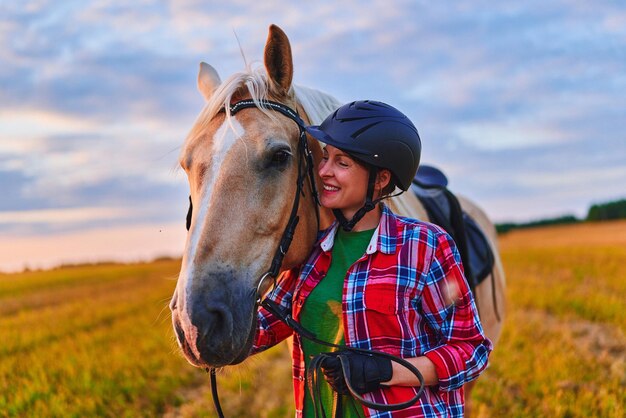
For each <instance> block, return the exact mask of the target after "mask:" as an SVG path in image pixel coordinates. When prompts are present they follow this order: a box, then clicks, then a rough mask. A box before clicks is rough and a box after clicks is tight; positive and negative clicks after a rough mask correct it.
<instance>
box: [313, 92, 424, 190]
mask: <svg viewBox="0 0 626 418" xmlns="http://www.w3.org/2000/svg"><path fill="white" fill-rule="evenodd" d="M306 131H307V132H308V133H309V134H310V135H311V136H313V137H314V138H316V139H318V140H319V141H322V142H324V143H326V144H329V145H332V146H334V147H336V148H339V149H340V150H342V151H344V152H346V153H348V154H349V155H351V156H353V157H354V158H356V159H357V160H360V161H362V162H364V163H366V164H369V165H372V166H374V167H378V168H385V169H387V170H389V171H390V172H391V174H392V176H393V180H394V182H395V184H396V185H397V186H398V187H399V188H400V189H402V190H404V191H406V190H408V188H409V187H410V186H411V181H412V180H413V177H414V176H415V173H416V172H417V167H418V166H419V161H420V154H421V150H422V144H421V141H420V137H419V134H418V133H417V128H416V127H415V125H413V123H412V122H411V121H410V120H409V118H408V117H406V115H404V114H403V113H402V112H400V111H399V110H398V109H396V108H394V107H392V106H390V105H388V104H386V103H382V102H377V101H373V100H362V101H356V102H352V103H348V104H346V105H343V106H341V107H340V108H339V109H337V110H336V111H335V112H334V113H332V114H331V115H330V116H328V117H327V118H326V119H325V120H324V121H323V122H322V124H321V125H319V126H309V127H307V128H306Z"/></svg>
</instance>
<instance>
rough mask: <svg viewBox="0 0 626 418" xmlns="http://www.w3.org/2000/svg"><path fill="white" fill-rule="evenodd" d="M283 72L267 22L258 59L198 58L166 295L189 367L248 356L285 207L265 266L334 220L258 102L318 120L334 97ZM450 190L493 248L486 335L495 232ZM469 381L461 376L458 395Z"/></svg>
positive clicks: (402, 210) (404, 208)
mask: <svg viewBox="0 0 626 418" xmlns="http://www.w3.org/2000/svg"><path fill="white" fill-rule="evenodd" d="M293 70H294V69H293V60H292V53H291V46H290V42H289V39H288V38H287V35H286V34H285V33H284V32H283V31H282V30H281V29H280V28H279V27H277V26H275V25H271V26H270V28H269V35H268V38H267V42H266V45H265V49H264V65H263V66H257V67H253V66H252V65H249V64H247V65H246V68H245V69H244V70H243V71H241V72H238V73H234V74H233V75H231V76H230V77H229V78H228V79H226V80H225V81H224V82H222V81H221V79H220V77H219V75H218V73H217V71H216V70H215V69H214V68H213V67H212V66H210V65H208V64H206V63H204V62H203V63H201V64H200V71H199V74H198V90H199V91H200V92H201V94H202V95H203V96H204V98H205V100H206V104H205V106H204V108H203V109H202V111H201V112H200V114H199V116H198V118H197V120H196V122H195V124H194V125H193V127H192V129H191V131H190V132H189V135H188V136H187V138H186V139H185V142H184V144H183V146H182V149H181V153H180V158H179V163H180V166H181V167H182V169H183V170H184V171H185V172H186V174H187V177H188V181H189V186H190V203H191V205H192V207H193V208H194V210H193V211H191V212H190V217H188V227H189V228H188V229H189V232H188V235H187V239H186V243H185V249H184V253H183V258H182V262H181V270H180V274H179V277H178V281H177V284H176V289H175V291H174V294H173V296H172V299H171V302H170V309H171V312H172V323H173V328H174V331H175V335H176V339H177V342H178V344H179V346H180V348H181V350H182V352H183V355H184V356H185V357H186V359H187V360H188V362H190V363H191V364H192V365H194V366H197V367H201V368H218V367H223V366H227V365H234V364H238V363H240V362H242V361H243V360H245V359H246V357H247V356H248V353H249V351H250V348H251V345H252V342H253V339H254V334H255V330H256V315H257V306H258V305H257V300H256V295H257V289H258V288H261V289H260V290H261V291H263V290H266V289H267V283H265V281H264V280H263V279H264V278H265V277H266V276H267V274H266V272H267V271H268V268H269V266H270V265H271V264H272V262H273V261H275V260H273V259H272V257H273V255H274V254H275V253H276V249H277V247H278V245H279V242H281V238H282V236H283V233H284V231H285V229H286V228H287V223H288V222H289V219H290V212H292V210H295V211H296V212H297V215H298V217H299V223H298V225H297V228H296V229H295V231H294V237H293V241H292V245H290V246H289V248H288V250H287V251H286V252H284V254H283V255H282V256H281V257H282V258H281V260H280V263H279V266H276V269H277V270H278V272H280V271H285V270H288V269H291V268H294V267H296V266H298V265H300V264H301V263H303V262H304V261H305V260H306V257H307V256H308V254H309V252H310V250H311V249H312V246H313V244H314V242H315V240H316V238H317V234H318V231H319V230H321V229H325V228H327V227H328V226H330V224H331V223H332V221H333V220H334V218H333V215H332V212H330V210H328V209H326V208H324V207H317V204H316V202H315V197H314V193H312V192H310V191H309V190H306V188H305V189H300V188H298V185H297V181H296V178H297V177H298V176H299V174H300V173H299V171H300V168H299V164H297V152H298V143H299V140H300V139H301V134H302V130H301V129H300V128H299V126H298V124H297V123H294V122H293V120H290V119H289V118H287V117H285V115H282V114H280V113H279V112H274V111H273V110H272V109H269V108H267V106H264V105H263V103H266V101H271V102H276V103H281V104H283V105H285V106H288V107H289V108H291V109H294V110H295V111H296V112H297V114H298V116H299V117H301V118H302V119H303V121H304V123H307V124H319V123H321V121H322V120H323V119H324V118H325V117H326V116H327V115H329V114H330V113H331V112H332V111H334V110H335V109H336V108H338V107H339V106H340V105H341V103H339V102H338V101H337V100H336V99H335V98H334V97H332V96H331V95H329V94H327V93H323V92H321V91H319V90H315V89H311V88H306V87H302V86H298V85H295V84H292V81H293ZM243 100H249V101H250V100H251V102H252V103H254V104H255V105H254V106H250V107H248V108H246V109H245V110H242V111H240V112H237V113H236V114H232V113H233V112H232V111H231V105H233V104H234V103H237V102H241V101H243ZM305 142H306V146H307V147H308V149H309V150H310V153H311V155H312V159H313V161H314V164H315V167H317V163H318V162H319V161H320V159H321V157H322V145H321V144H320V143H319V142H317V140H315V139H313V138H312V137H310V136H307V137H306V141H305ZM311 175H312V176H313V177H314V179H310V182H312V183H315V187H319V185H320V184H321V181H320V178H319V176H318V175H317V170H316V169H314V170H312V173H311ZM311 186H313V185H311ZM298 195H301V198H299V199H297V200H296V201H297V204H296V207H295V208H294V207H293V206H294V196H298ZM459 200H460V203H461V206H462V208H463V209H464V210H465V211H466V212H467V213H468V214H470V215H471V216H472V217H473V218H474V219H475V220H476V221H477V222H478V224H479V225H480V227H481V228H482V230H483V231H484V233H485V235H486V236H487V238H488V240H489V242H490V245H491V247H492V250H493V252H494V255H495V265H494V268H493V271H492V274H493V278H492V279H493V280H494V281H495V285H488V284H486V283H488V282H489V281H488V280H485V281H484V282H483V283H482V284H481V285H479V286H478V287H477V288H476V291H475V293H476V296H477V298H476V300H477V303H478V309H479V312H480V318H481V322H482V325H483V329H484V331H485V334H486V336H487V337H488V338H489V339H491V341H492V342H493V344H494V345H495V344H496V343H497V341H498V338H499V336H500V333H501V329H502V322H503V320H504V290H505V278H504V271H503V268H502V263H501V262H500V257H499V255H498V250H497V235H496V230H495V227H494V225H493V223H492V222H491V221H490V220H489V218H488V217H487V216H486V214H485V213H484V212H483V211H482V210H481V209H480V208H479V207H478V206H477V205H476V204H474V203H473V202H472V201H470V200H469V199H466V198H463V197H460V199H459ZM387 204H388V205H389V207H390V208H391V209H392V210H393V211H394V212H396V213H398V214H400V215H404V216H410V217H413V218H417V219H421V220H425V221H427V220H428V215H427V213H426V210H425V209H424V207H423V206H422V204H421V203H420V202H419V200H418V199H417V198H416V197H415V195H413V193H410V192H407V193H403V194H401V195H400V196H397V197H394V198H392V199H390V200H389V201H388V203H387ZM282 250H283V249H282V248H281V251H282ZM494 301H495V302H496V303H497V304H498V310H499V312H498V310H496V307H495V306H493V305H494ZM498 313H499V315H498ZM472 383H473V382H472ZM471 386H472V385H471V383H470V384H468V385H466V388H465V390H466V393H467V392H469V390H471ZM466 398H467V399H469V394H468V395H467V396H466Z"/></svg>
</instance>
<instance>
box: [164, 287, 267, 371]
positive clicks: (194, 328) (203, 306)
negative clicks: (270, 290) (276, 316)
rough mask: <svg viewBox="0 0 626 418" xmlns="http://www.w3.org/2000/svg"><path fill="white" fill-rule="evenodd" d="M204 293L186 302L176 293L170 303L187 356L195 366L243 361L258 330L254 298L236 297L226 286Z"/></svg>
mask: <svg viewBox="0 0 626 418" xmlns="http://www.w3.org/2000/svg"><path fill="white" fill-rule="evenodd" d="M203 293H204V292H199V293H197V294H195V295H192V296H193V297H192V298H189V300H188V301H187V302H186V303H185V302H183V301H181V300H178V297H177V294H176V293H175V294H174V298H173V299H172V303H171V305H170V308H171V310H172V325H173V327H174V331H175V334H176V339H177V341H178V345H179V346H180V348H181V350H182V352H183V354H184V356H185V358H186V359H187V361H189V363H191V364H192V365H194V366H196V367H222V366H227V365H232V364H237V363H240V362H242V361H243V360H245V359H246V358H247V357H248V353H249V352H250V349H251V347H252V343H253V341H254V335H255V332H256V309H255V307H256V304H255V303H254V298H253V297H248V298H247V299H249V300H247V299H246V298H243V297H233V295H232V293H233V292H232V291H231V292H228V291H226V290H225V289H224V290H222V291H213V292H210V293H208V294H203ZM236 293H240V292H236ZM248 293H249V292H248ZM181 302H182V303H181Z"/></svg>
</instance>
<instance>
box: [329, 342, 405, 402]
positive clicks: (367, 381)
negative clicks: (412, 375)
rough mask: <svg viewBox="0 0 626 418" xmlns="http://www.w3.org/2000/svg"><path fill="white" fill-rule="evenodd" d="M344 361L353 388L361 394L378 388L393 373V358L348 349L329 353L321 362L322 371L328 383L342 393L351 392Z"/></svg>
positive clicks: (389, 378)
mask: <svg viewBox="0 0 626 418" xmlns="http://www.w3.org/2000/svg"><path fill="white" fill-rule="evenodd" d="M342 363H343V364H344V366H345V368H346V374H347V375H348V379H349V380H350V385H351V386H352V389H354V391H355V392H356V393H358V394H359V395H361V394H363V393H367V392H371V391H373V390H376V389H378V388H379V387H380V383H381V382H387V381H389V380H391V376H392V374H393V371H392V368H391V360H390V359H388V358H385V357H381V356H374V355H370V354H362V353H357V352H354V351H346V350H342V351H337V352H334V353H329V354H328V356H327V357H326V358H324V360H323V361H322V362H321V367H322V372H323V373H324V378H325V379H326V381H327V382H328V384H329V385H330V386H331V387H332V388H333V390H334V391H335V392H337V393H339V394H341V395H346V394H348V393H349V391H348V386H347V385H346V381H345V379H344V373H343V368H342Z"/></svg>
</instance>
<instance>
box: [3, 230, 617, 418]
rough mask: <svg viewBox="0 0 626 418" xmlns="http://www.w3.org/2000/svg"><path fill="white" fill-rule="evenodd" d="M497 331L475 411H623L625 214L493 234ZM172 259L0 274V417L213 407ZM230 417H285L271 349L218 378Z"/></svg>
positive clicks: (281, 381)
mask: <svg viewBox="0 0 626 418" xmlns="http://www.w3.org/2000/svg"><path fill="white" fill-rule="evenodd" d="M500 244H501V249H502V256H503V261H504V266H505V269H506V272H507V282H508V289H507V293H508V309H507V318H506V324H505V328H504V333H503V336H502V338H501V339H500V342H499V345H498V346H497V347H496V349H495V351H494V352H493V354H492V356H491V365H490V367H489V369H488V370H487V371H486V372H485V374H484V375H483V376H482V377H481V379H480V380H479V382H478V384H477V385H476V388H475V390H474V392H473V394H472V400H473V405H474V412H475V414H474V415H475V416H482V417H490V416H494V417H499V416H510V417H538V416H546V417H586V416H594V417H622V416H624V414H626V411H625V405H626V395H625V391H624V389H623V388H624V387H625V385H626V367H625V365H624V363H625V361H626V337H624V335H625V334H626V315H624V312H623V311H624V300H626V280H624V278H626V263H625V260H626V222H623V221H622V222H608V223H597V224H580V225H573V226H561V227H548V228H539V229H529V230H519V231H513V232H510V233H509V234H506V235H504V236H502V237H501V243H500ZM178 268H179V263H178V262H177V261H167V260H163V261H159V262H155V263H150V264H137V265H114V264H103V265H92V266H74V267H68V268H63V269H57V270H51V271H37V272H27V273H20V274H10V275H1V274H0V417H85V416H99V417H100V416H101V417H153V416H165V417H206V416H215V415H214V414H213V406H212V403H211V400H210V394H209V386H208V376H207V375H206V374H205V373H204V372H202V371H200V370H198V369H195V368H193V367H191V366H190V365H189V364H188V363H187V362H186V361H185V360H184V359H183V358H182V357H181V355H180V354H178V349H177V347H176V344H175V342H174V337H173V333H172V331H171V325H170V316H169V310H168V309H167V303H168V301H169V297H170V295H171V294H172V291H173V289H174V286H175V277H176V275H177V272H178ZM219 384H220V394H221V400H222V406H223V409H224V411H225V412H226V414H227V416H228V417H229V418H230V417H250V416H254V417H262V418H265V417H290V416H293V402H292V399H291V398H292V394H291V390H292V389H291V378H290V360H289V353H288V351H287V349H286V347H285V346H284V345H279V346H277V347H275V348H273V349H272V350H269V351H268V352H266V353H263V354H261V355H259V356H255V357H253V358H251V359H249V360H247V361H246V362H245V363H244V364H243V365H240V366H237V367H233V368H228V369H227V370H225V371H223V372H222V373H221V375H220V376H219Z"/></svg>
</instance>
